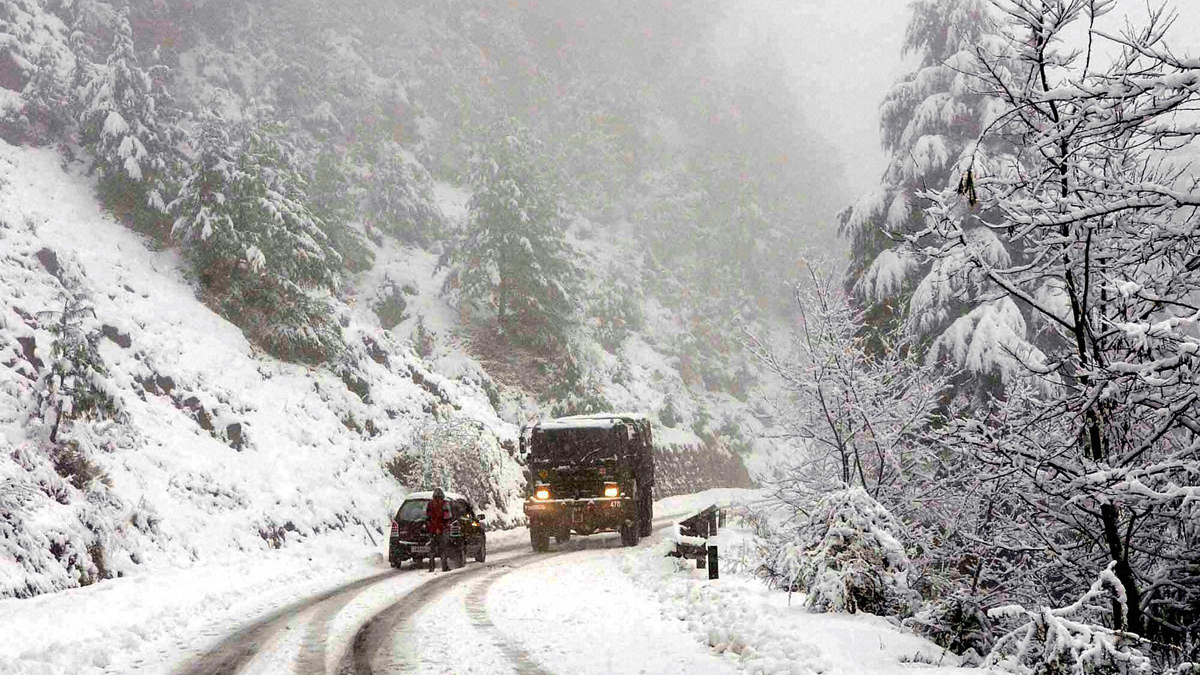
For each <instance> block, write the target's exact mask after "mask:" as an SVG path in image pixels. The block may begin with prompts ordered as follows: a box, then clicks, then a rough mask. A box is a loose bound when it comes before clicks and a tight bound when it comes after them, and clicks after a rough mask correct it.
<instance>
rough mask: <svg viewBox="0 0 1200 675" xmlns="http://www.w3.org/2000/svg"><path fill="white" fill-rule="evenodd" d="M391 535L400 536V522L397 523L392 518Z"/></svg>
mask: <svg viewBox="0 0 1200 675" xmlns="http://www.w3.org/2000/svg"><path fill="white" fill-rule="evenodd" d="M392 536H393V537H398V536H400V523H397V522H396V521H394V520H393V521H392Z"/></svg>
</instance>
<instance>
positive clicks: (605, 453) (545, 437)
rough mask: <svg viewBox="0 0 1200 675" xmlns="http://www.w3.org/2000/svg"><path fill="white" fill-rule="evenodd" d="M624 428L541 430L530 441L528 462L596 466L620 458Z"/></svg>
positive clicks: (624, 435)
mask: <svg viewBox="0 0 1200 675" xmlns="http://www.w3.org/2000/svg"><path fill="white" fill-rule="evenodd" d="M625 440H626V434H625V427H623V426H620V425H618V426H612V427H574V428H566V429H540V430H537V431H535V432H534V434H533V438H531V439H530V441H531V443H532V447H531V448H530V456H529V459H530V461H531V462H532V463H534V464H540V465H547V464H550V465H558V464H593V463H598V462H601V461H604V460H611V459H613V458H615V457H617V456H618V455H620V454H621V449H622V443H623V442H624V441H625Z"/></svg>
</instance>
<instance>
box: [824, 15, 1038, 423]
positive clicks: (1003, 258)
mask: <svg viewBox="0 0 1200 675" xmlns="http://www.w3.org/2000/svg"><path fill="white" fill-rule="evenodd" d="M989 7H990V5H989V3H987V2H985V1H984V0H919V1H918V2H915V3H913V5H912V12H913V14H912V19H911V21H910V23H909V26H908V32H907V34H906V38H905V45H904V49H905V51H906V53H908V54H916V55H917V56H918V58H919V61H918V66H917V68H916V70H914V71H913V72H911V73H909V74H907V75H905V76H904V77H902V78H901V79H900V81H899V82H897V83H896V84H895V85H893V86H892V88H891V90H890V91H889V92H888V94H887V96H886V98H885V100H884V103H883V105H882V106H881V109H880V114H881V122H880V125H881V131H882V138H883V146H884V149H885V150H886V151H887V152H888V153H889V154H890V160H889V163H888V166H887V168H886V170H885V172H884V175H883V177H882V181H881V185H880V187H879V189H877V190H875V191H873V192H872V193H870V194H868V195H865V196H864V197H862V198H861V199H859V201H858V202H857V203H856V204H854V205H853V206H851V207H850V208H847V209H845V210H844V211H843V212H842V213H841V215H840V220H841V228H842V233H843V235H844V236H847V237H848V238H850V240H851V262H850V267H849V270H848V274H847V278H848V285H849V286H851V287H852V289H853V291H854V295H855V298H856V300H857V302H858V303H860V304H861V306H862V307H863V309H864V312H865V325H866V326H867V330H868V334H869V335H871V336H873V338H872V344H873V345H874V348H875V349H879V348H881V347H882V344H883V343H882V341H881V338H882V336H883V335H885V334H886V333H888V332H889V331H892V330H894V329H895V328H896V327H897V326H899V325H901V324H907V327H908V329H909V330H910V331H912V333H913V335H914V337H917V338H919V339H921V340H922V342H921V343H920V344H921V347H920V348H921V349H922V350H924V351H925V353H927V354H928V356H929V358H930V359H931V360H935V361H941V362H944V363H946V364H947V366H948V368H949V369H950V370H956V371H957V370H961V371H962V376H961V377H960V378H959V380H960V381H959V384H960V385H962V386H960V387H959V389H960V390H962V391H965V392H970V395H972V396H974V397H975V398H976V399H977V402H981V401H982V400H983V397H984V395H985V394H986V392H989V391H990V392H993V393H994V392H997V391H999V390H1000V388H1001V387H1002V385H1003V381H1004V379H1005V378H1006V377H1011V376H1012V375H1013V374H1014V373H1015V372H1017V371H1019V370H1020V368H1019V364H1017V363H1016V360H1014V359H1011V358H1009V354H1010V353H1021V354H1029V353H1032V352H1034V351H1035V350H1034V348H1033V347H1032V346H1031V345H1030V344H1029V343H1028V339H1029V338H1028V335H1029V333H1030V331H1028V330H1027V316H1026V315H1025V314H1023V313H1022V312H1021V310H1020V308H1019V307H1017V306H1016V305H1015V304H1013V303H1012V302H1010V301H1007V300H1004V299H998V300H996V301H994V302H990V303H977V302H976V299H978V298H981V297H984V296H985V295H986V294H987V293H989V292H990V291H992V290H993V289H992V286H991V284H990V283H989V282H988V281H987V280H986V279H984V278H982V277H981V276H980V275H978V274H971V273H969V272H966V271H964V269H965V268H964V266H963V264H962V263H963V260H962V256H961V255H948V256H943V257H938V256H933V257H929V258H926V257H924V256H922V255H921V253H920V252H921V251H922V249H924V248H925V247H926V246H928V245H930V242H928V241H924V240H921V239H919V238H915V237H914V233H917V232H920V231H922V230H923V228H924V213H923V208H924V207H926V206H928V205H929V203H930V202H929V200H928V199H926V198H924V197H923V196H922V193H923V192H924V191H925V190H927V189H941V188H943V187H946V186H948V185H949V186H953V185H955V184H956V183H957V182H958V181H960V180H969V178H968V177H967V176H965V175H964V173H965V171H966V168H967V167H966V166H960V162H959V158H960V157H961V156H963V154H964V153H969V152H971V151H972V150H973V149H975V147H976V143H977V142H978V139H979V138H980V134H981V132H982V130H983V128H984V127H985V126H986V124H987V123H988V122H989V121H990V120H991V119H992V118H994V116H995V114H996V110H997V106H998V105H999V103H998V101H997V100H996V99H995V98H993V97H989V96H986V95H983V94H981V93H980V92H979V91H978V86H977V84H976V82H975V79H974V77H973V76H972V75H971V74H969V73H968V72H965V71H964V68H963V66H964V64H966V63H969V62H970V61H971V60H972V58H973V56H974V50H975V49H976V47H977V46H979V45H981V44H985V43H986V41H987V40H989V39H994V38H995V36H996V33H997V27H996V24H995V21H994V18H993V17H992V15H991V14H990V13H989ZM994 65H995V67H996V68H998V69H1005V68H1007V67H1008V65H1009V64H1008V63H1007V62H1004V61H997V62H996V63H995V64H994ZM984 142H985V143H987V144H988V145H989V149H990V150H993V151H1000V150H1001V149H1002V148H1003V147H1004V141H1003V139H998V138H994V137H988V138H986V139H985V140H984ZM982 217H983V219H985V220H988V221H995V220H996V219H997V217H998V215H997V214H988V213H985V214H982ZM966 237H967V238H968V239H969V248H970V249H971V250H972V251H973V252H975V253H977V254H978V255H981V256H984V257H986V258H987V259H989V260H990V261H992V262H996V263H1001V262H1003V263H1007V262H1010V261H1011V260H1012V259H1013V256H1014V255H1016V254H1015V253H1014V252H1013V251H1011V250H1010V247H1009V245H1008V243H1007V241H1006V239H1005V238H1004V237H1003V235H1002V234H1001V235H998V234H997V233H995V232H993V231H992V230H989V229H988V228H986V227H978V228H973V229H972V230H971V231H969V232H967V233H966ZM968 378H970V379H971V380H972V383H971V384H970V385H968V384H967V382H966V380H967V379H968Z"/></svg>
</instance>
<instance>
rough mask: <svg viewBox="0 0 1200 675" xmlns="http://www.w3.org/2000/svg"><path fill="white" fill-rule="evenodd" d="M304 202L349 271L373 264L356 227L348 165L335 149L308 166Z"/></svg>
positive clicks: (355, 195) (367, 267)
mask: <svg viewBox="0 0 1200 675" xmlns="http://www.w3.org/2000/svg"><path fill="white" fill-rule="evenodd" d="M308 175H309V177H308V203H309V207H310V208H311V209H312V212H313V215H315V216H316V217H317V220H318V222H320V224H321V229H322V230H323V231H324V232H325V236H327V237H329V243H330V245H331V246H333V248H334V249H335V250H336V251H337V252H338V254H339V255H341V256H342V262H343V264H344V265H345V267H346V269H347V270H348V271H350V272H365V271H366V270H369V269H371V266H372V265H374V264H375V253H374V251H372V250H371V249H370V248H369V247H368V246H367V243H366V241H364V237H363V235H362V233H361V232H360V231H359V229H358V228H357V227H356V226H355V225H352V222H354V221H356V220H357V209H356V208H355V207H356V201H357V198H358V195H357V194H356V191H355V189H354V184H353V182H352V176H351V173H350V170H349V167H348V166H347V165H346V163H345V161H344V160H343V159H342V158H341V156H340V154H339V153H337V152H322V153H320V154H319V155H318V156H317V158H316V160H315V161H313V162H312V165H311V167H310V168H309V170H308Z"/></svg>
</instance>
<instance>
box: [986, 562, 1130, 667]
mask: <svg viewBox="0 0 1200 675" xmlns="http://www.w3.org/2000/svg"><path fill="white" fill-rule="evenodd" d="M1114 566H1115V564H1114V565H1109V567H1108V569H1106V570H1105V571H1103V572H1102V573H1101V574H1100V576H1099V577H1098V578H1097V579H1096V581H1095V582H1093V583H1092V586H1091V588H1089V589H1088V591H1087V593H1085V594H1084V595H1083V597H1081V598H1080V599H1079V600H1077V601H1076V602H1075V603H1073V604H1071V605H1068V606H1066V607H1062V608H1059V609H1051V608H1049V607H1039V608H1037V609H1035V610H1029V609H1025V608H1024V607H1021V606H1020V605H1006V606H1003V607H996V608H994V609H992V610H990V611H989V612H988V616H990V617H991V618H993V619H1023V620H1024V621H1023V622H1022V623H1021V624H1020V625H1019V626H1018V627H1017V628H1015V629H1014V630H1012V631H1010V632H1009V633H1007V634H1006V635H1004V636H1003V637H1001V638H1000V639H999V640H997V641H996V646H995V647H994V648H993V649H992V651H991V653H990V654H988V657H987V661H986V662H987V664H988V665H995V666H1000V667H1002V668H1004V669H1006V670H1008V671H1010V672H1013V673H1018V675H1068V674H1070V675H1149V674H1150V673H1152V672H1153V669H1152V667H1151V663H1150V659H1149V658H1147V657H1146V656H1145V655H1144V654H1143V653H1142V652H1141V651H1140V650H1139V649H1138V647H1139V646H1140V645H1141V643H1142V642H1143V641H1142V640H1141V639H1140V638H1138V637H1137V636H1136V635H1132V634H1129V633H1125V632H1121V631H1116V630H1113V629H1111V628H1108V627H1106V626H1104V625H1102V623H1101V622H1102V621H1103V620H1104V618H1105V617H1111V616H1112V610H1113V608H1114V606H1115V607H1119V608H1120V611H1121V614H1122V620H1124V619H1125V617H1124V615H1125V614H1127V612H1128V610H1127V607H1126V604H1125V592H1124V588H1123V587H1122V585H1121V582H1120V580H1119V579H1117V576H1116V575H1115V574H1114V573H1113V567H1114Z"/></svg>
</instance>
